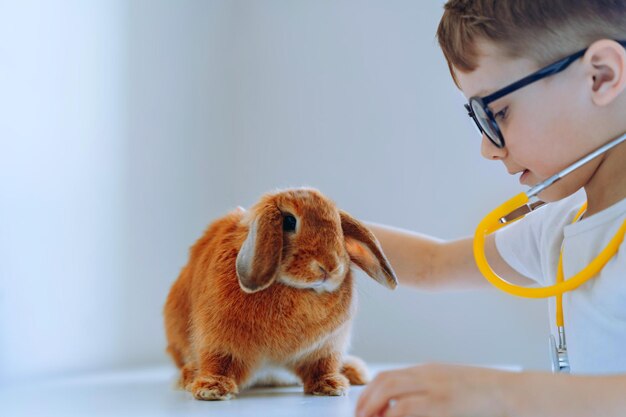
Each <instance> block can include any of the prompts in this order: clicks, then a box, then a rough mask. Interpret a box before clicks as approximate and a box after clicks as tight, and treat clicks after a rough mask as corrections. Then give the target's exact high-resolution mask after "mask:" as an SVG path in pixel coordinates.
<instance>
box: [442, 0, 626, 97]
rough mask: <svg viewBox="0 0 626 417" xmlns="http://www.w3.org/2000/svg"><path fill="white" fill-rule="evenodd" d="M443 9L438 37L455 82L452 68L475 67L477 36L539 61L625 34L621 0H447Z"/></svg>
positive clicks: (467, 69)
mask: <svg viewBox="0 0 626 417" xmlns="http://www.w3.org/2000/svg"><path fill="white" fill-rule="evenodd" d="M444 10H445V11H444V13H443V17H442V18H441V22H439V27H438V29H437V39H438V40H439V45H440V46H441V49H442V50H443V54H444V55H445V57H446V60H447V61H448V66H449V68H450V73H451V74H452V78H453V79H454V82H455V83H456V84H457V86H458V81H457V79H456V76H455V74H454V69H456V70H457V71H462V72H471V71H473V70H475V69H476V67H477V61H478V51H477V48H476V42H477V41H488V42H491V43H493V44H494V45H495V46H496V47H497V48H498V49H499V51H500V52H502V54H503V56H505V57H508V58H519V57H526V58H530V59H533V60H534V61H536V62H537V63H538V65H540V66H543V65H547V64H549V63H551V62H552V61H554V60H556V59H559V58H561V57H564V56H566V55H568V54H570V53H574V52H576V51H577V50H579V49H583V48H585V47H586V46H589V45H590V44H591V43H593V42H594V41H596V40H599V39H615V40H624V39H626V0H546V1H539V0H449V1H448V2H447V3H446V4H445V6H444Z"/></svg>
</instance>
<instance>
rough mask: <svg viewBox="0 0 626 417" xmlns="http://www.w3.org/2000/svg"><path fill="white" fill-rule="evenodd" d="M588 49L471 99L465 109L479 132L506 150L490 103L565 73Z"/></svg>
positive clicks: (623, 43) (625, 41)
mask: <svg viewBox="0 0 626 417" xmlns="http://www.w3.org/2000/svg"><path fill="white" fill-rule="evenodd" d="M616 42H618V43H619V44H620V45H622V46H623V47H625V48H626V40H623V41H616ZM587 49H588V48H585V49H582V50H580V51H578V52H575V53H573V54H572V55H569V56H566V57H565V58H562V59H560V60H558V61H556V62H553V63H552V64H550V65H548V66H546V67H544V68H541V69H539V70H537V71H535V72H533V73H532V74H530V75H527V76H526V77H524V78H522V79H520V80H517V81H515V82H513V83H511V84H509V85H507V86H505V87H503V88H501V89H500V90H498V91H496V92H494V93H491V94H489V95H488V96H484V97H478V96H474V97H470V99H469V101H468V103H467V104H465V105H464V106H465V109H466V110H467V115H468V116H469V117H471V118H472V119H473V120H474V123H476V126H477V127H478V130H479V131H480V132H481V133H483V134H484V135H485V136H487V138H488V139H489V141H491V143H493V144H494V145H495V146H496V147H497V148H504V136H503V135H502V132H501V131H500V127H499V126H498V122H497V121H496V118H495V116H494V115H493V112H492V111H491V109H490V108H489V107H488V106H489V103H492V102H494V101H496V100H498V99H499V98H501V97H504V96H506V95H507V94H511V93H512V92H514V91H517V90H519V89H520V88H522V87H526V86H527V85H529V84H532V83H534V82H535V81H539V80H541V79H543V78H545V77H548V76H550V75H554V74H557V73H559V72H561V71H563V70H564V69H565V68H567V67H568V66H569V65H570V64H571V63H572V62H574V61H576V60H577V59H578V58H580V57H581V56H583V55H584V54H585V52H587ZM474 104H476V105H478V106H480V108H481V109H482V111H483V112H484V113H485V114H486V115H487V117H488V121H489V124H490V128H491V129H492V130H493V132H494V133H495V134H496V135H497V137H495V138H492V137H491V135H490V134H489V133H488V132H487V130H485V129H484V128H483V126H482V125H481V124H480V121H479V120H478V117H477V116H476V114H475V112H474V110H473V105H474Z"/></svg>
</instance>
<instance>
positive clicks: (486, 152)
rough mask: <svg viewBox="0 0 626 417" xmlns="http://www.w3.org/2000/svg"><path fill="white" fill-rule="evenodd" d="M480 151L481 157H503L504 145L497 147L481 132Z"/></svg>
mask: <svg viewBox="0 0 626 417" xmlns="http://www.w3.org/2000/svg"><path fill="white" fill-rule="evenodd" d="M480 153H481V154H482V156H483V158H486V159H489V160H497V159H504V157H505V156H506V146H505V147H504V148H498V147H497V146H496V145H494V144H493V143H491V141H490V140H489V138H487V136H486V135H485V134H483V138H482V142H481V143H480Z"/></svg>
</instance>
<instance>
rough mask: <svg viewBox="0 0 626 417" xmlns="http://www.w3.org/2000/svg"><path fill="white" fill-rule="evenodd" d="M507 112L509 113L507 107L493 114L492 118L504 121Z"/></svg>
mask: <svg viewBox="0 0 626 417" xmlns="http://www.w3.org/2000/svg"><path fill="white" fill-rule="evenodd" d="M508 111H509V106H506V107H505V108H503V109H502V110H500V111H499V112H497V113H496V114H494V115H493V117H495V118H496V119H499V120H504V119H505V118H506V116H507V113H508Z"/></svg>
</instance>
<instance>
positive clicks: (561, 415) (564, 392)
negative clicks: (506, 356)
mask: <svg viewBox="0 0 626 417" xmlns="http://www.w3.org/2000/svg"><path fill="white" fill-rule="evenodd" d="M510 376H511V378H508V379H509V381H508V382H507V381H500V382H501V383H503V385H502V386H501V395H502V397H501V399H502V400H503V403H504V406H505V409H506V410H507V412H508V413H507V415H511V416H519V417H589V416H602V417H618V416H623V415H624V413H625V411H626V395H624V393H625V392H626V374H615V375H602V376H587V375H584V376H583V375H581V376H575V375H553V374H549V373H545V372H523V373H520V374H517V375H515V374H511V375H510Z"/></svg>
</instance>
